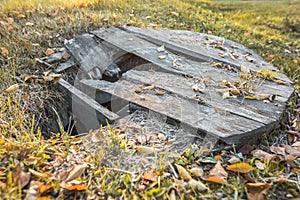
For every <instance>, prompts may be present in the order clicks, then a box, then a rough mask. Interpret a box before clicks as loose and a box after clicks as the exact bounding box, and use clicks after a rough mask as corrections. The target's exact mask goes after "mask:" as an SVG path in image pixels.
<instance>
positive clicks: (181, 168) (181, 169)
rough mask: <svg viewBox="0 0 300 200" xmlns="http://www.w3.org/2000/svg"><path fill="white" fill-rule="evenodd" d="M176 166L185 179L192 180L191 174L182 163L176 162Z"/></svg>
mask: <svg viewBox="0 0 300 200" xmlns="http://www.w3.org/2000/svg"><path fill="white" fill-rule="evenodd" d="M175 166H176V167H177V170H178V173H179V175H180V177H181V178H182V179H183V180H185V181H190V180H192V177H191V175H190V174H189V173H188V172H187V170H186V169H185V168H184V167H182V166H181V165H177V164H175Z"/></svg>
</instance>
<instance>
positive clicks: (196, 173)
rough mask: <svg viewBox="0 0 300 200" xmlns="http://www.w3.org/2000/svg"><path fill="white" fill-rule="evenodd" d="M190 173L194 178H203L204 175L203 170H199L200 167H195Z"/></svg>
mask: <svg viewBox="0 0 300 200" xmlns="http://www.w3.org/2000/svg"><path fill="white" fill-rule="evenodd" d="M190 172H191V174H192V176H195V177H202V176H203V175H204V171H203V169H202V168H199V167H193V168H192V169H190Z"/></svg>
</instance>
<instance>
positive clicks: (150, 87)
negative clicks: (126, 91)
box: [143, 85, 155, 90]
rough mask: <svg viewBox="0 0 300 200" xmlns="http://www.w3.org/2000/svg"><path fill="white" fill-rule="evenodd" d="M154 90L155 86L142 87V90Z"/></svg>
mask: <svg viewBox="0 0 300 200" xmlns="http://www.w3.org/2000/svg"><path fill="white" fill-rule="evenodd" d="M154 88H155V85H149V86H146V87H144V88H143V89H144V90H153V89H154Z"/></svg>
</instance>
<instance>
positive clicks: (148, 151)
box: [135, 146, 160, 154]
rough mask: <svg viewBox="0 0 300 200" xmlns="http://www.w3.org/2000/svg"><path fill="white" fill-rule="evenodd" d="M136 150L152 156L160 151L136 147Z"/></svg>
mask: <svg viewBox="0 0 300 200" xmlns="http://www.w3.org/2000/svg"><path fill="white" fill-rule="evenodd" d="M135 149H136V151H137V152H138V153H140V154H152V153H155V152H159V151H160V150H159V149H156V148H154V147H147V146H135Z"/></svg>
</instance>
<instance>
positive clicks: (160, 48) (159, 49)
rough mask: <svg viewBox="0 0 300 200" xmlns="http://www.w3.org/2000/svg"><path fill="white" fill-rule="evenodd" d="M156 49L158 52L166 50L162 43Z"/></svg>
mask: <svg viewBox="0 0 300 200" xmlns="http://www.w3.org/2000/svg"><path fill="white" fill-rule="evenodd" d="M157 51H158V52H164V51H166V49H165V46H164V45H162V46H160V47H157Z"/></svg>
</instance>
